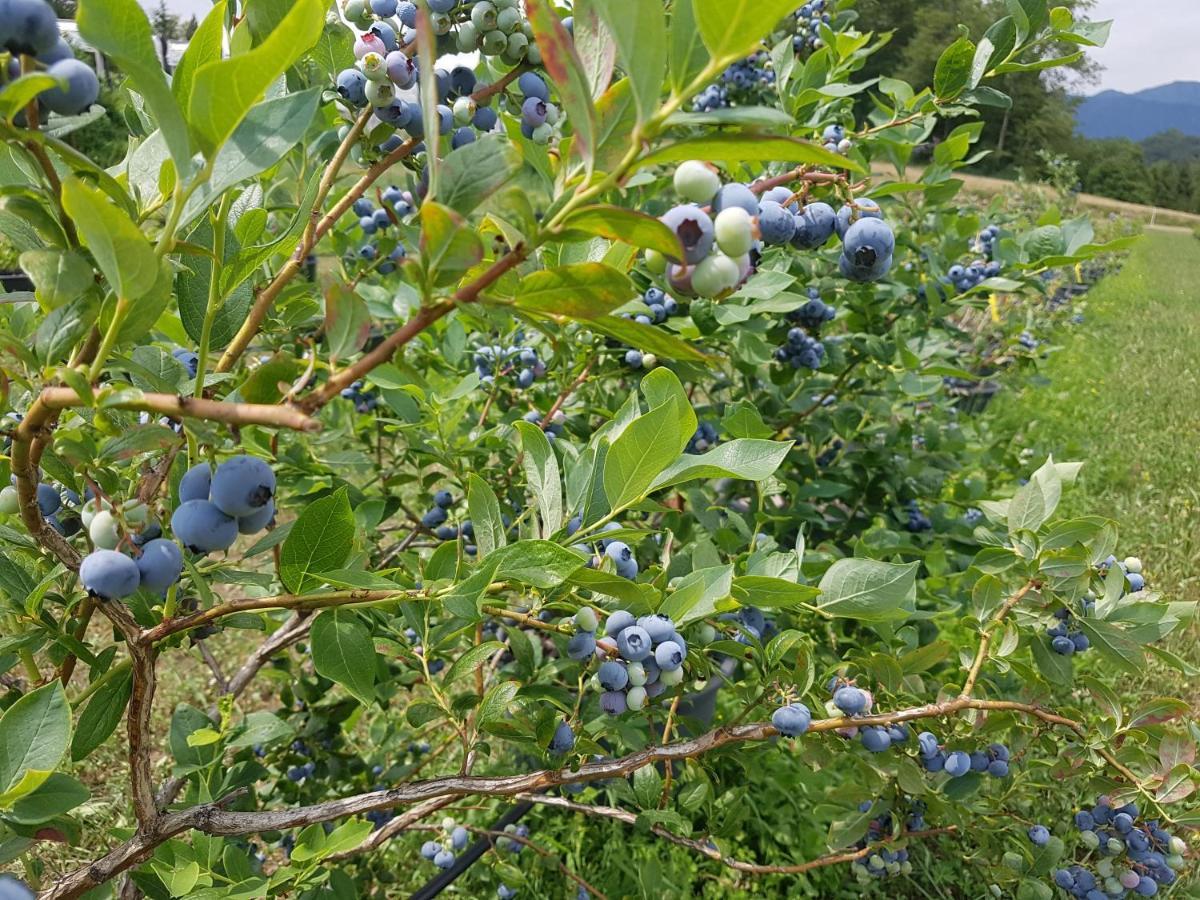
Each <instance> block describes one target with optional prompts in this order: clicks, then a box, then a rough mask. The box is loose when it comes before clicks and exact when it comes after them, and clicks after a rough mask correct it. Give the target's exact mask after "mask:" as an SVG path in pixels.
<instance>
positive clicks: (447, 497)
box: [433, 489, 454, 509]
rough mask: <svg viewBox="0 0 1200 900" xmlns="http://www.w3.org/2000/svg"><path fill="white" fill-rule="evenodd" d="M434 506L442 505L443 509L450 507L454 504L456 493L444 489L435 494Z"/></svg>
mask: <svg viewBox="0 0 1200 900" xmlns="http://www.w3.org/2000/svg"><path fill="white" fill-rule="evenodd" d="M433 504H434V506H440V507H441V508H442V509H449V508H450V507H452V506H453V505H454V495H453V494H451V493H450V492H449V491H447V490H445V489H443V490H440V491H438V492H437V493H435V494H434V495H433Z"/></svg>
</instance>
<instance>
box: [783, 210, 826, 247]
mask: <svg viewBox="0 0 1200 900" xmlns="http://www.w3.org/2000/svg"><path fill="white" fill-rule="evenodd" d="M836 227H837V214H836V213H835V212H834V211H833V207H832V206H830V205H829V204H828V203H820V202H817V203H809V204H807V205H806V206H805V207H804V210H803V211H802V212H801V213H799V214H798V215H797V216H796V220H795V231H794V232H793V234H792V238H791V242H792V246H793V247H795V248H796V249H797V250H816V249H817V248H818V247H824V246H825V245H826V244H827V243H829V239H830V238H831V237H832V236H833V232H834V230H835V229H836Z"/></svg>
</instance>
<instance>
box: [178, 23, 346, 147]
mask: <svg viewBox="0 0 1200 900" xmlns="http://www.w3.org/2000/svg"><path fill="white" fill-rule="evenodd" d="M324 27H325V4H324V3H323V2H321V0H295V3H294V4H293V5H292V8H291V10H290V11H289V12H288V14H287V15H286V16H285V17H284V18H283V20H282V21H281V22H280V23H279V25H278V27H276V28H275V30H274V31H272V32H271V34H270V35H268V36H267V38H266V39H265V40H263V41H262V42H261V43H259V44H258V46H256V47H255V48H254V49H253V50H249V51H247V52H245V53H241V54H238V55H236V56H231V57H229V58H228V59H220V60H217V61H215V62H209V63H205V64H204V65H202V66H200V67H199V68H198V69H197V70H196V75H195V78H194V80H193V82H192V93H191V98H190V100H189V102H188V117H187V118H188V124H189V125H190V126H191V131H192V135H193V137H194V138H195V140H196V143H197V144H199V146H200V149H201V150H202V151H203V153H204V155H205V156H206V157H208V158H209V159H212V158H213V157H214V156H215V155H216V152H217V150H218V149H220V147H221V145H222V144H224V143H225V141H226V140H228V139H229V137H230V135H232V134H233V132H234V130H235V129H236V128H237V127H238V125H239V124H240V123H241V121H242V119H243V118H245V116H246V114H247V113H248V112H250V108H251V107H252V106H254V104H255V103H257V102H258V101H259V100H261V99H262V97H263V94H265V93H266V90H267V88H268V87H269V86H270V85H271V83H272V82H274V81H275V79H276V78H278V77H279V76H280V75H282V74H283V73H284V72H286V71H287V70H288V69H289V68H291V66H292V64H293V63H295V62H296V61H297V60H298V59H299V58H300V57H301V56H302V55H303V54H304V53H305V52H306V51H307V50H309V49H310V48H312V46H313V45H314V44H315V43H316V42H317V37H318V36H319V35H320V34H321V31H322V29H323V28H324Z"/></svg>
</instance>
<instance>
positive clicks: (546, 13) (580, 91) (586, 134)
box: [525, 0, 596, 170]
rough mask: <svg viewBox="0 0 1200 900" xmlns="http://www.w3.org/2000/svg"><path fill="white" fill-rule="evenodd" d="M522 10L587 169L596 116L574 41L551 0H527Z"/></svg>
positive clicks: (593, 145) (592, 147)
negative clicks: (526, 17)
mask: <svg viewBox="0 0 1200 900" xmlns="http://www.w3.org/2000/svg"><path fill="white" fill-rule="evenodd" d="M525 13H526V15H527V16H528V17H529V24H530V25H531V26H533V36H534V38H535V39H536V40H537V45H538V49H539V50H540V51H541V52H542V66H543V67H544V68H545V69H546V73H547V74H548V75H549V76H550V78H551V80H553V81H554V84H555V87H557V88H558V92H559V96H560V97H562V102H563V106H564V107H565V108H566V110H567V121H568V122H569V123H570V124H571V128H572V129H573V130H574V132H575V140H574V141H573V144H572V145H573V147H574V149H575V151H576V152H577V153H579V155H580V157H582V159H583V161H584V163H585V164H586V165H587V167H588V169H589V170H590V169H591V168H592V163H593V160H594V158H595V150H596V120H595V112H594V109H593V102H592V91H591V85H590V84H589V83H588V79H587V76H586V75H585V74H584V70H583V63H581V62H580V60H579V55H578V54H577V53H576V52H575V42H574V41H573V40H572V39H571V35H570V34H568V33H567V29H566V28H564V27H563V24H562V21H561V20H560V19H559V17H558V13H557V12H556V11H555V8H554V4H553V3H551V2H550V0H526V3H525Z"/></svg>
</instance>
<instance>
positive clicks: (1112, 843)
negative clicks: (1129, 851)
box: [1105, 837, 1125, 856]
mask: <svg viewBox="0 0 1200 900" xmlns="http://www.w3.org/2000/svg"><path fill="white" fill-rule="evenodd" d="M1105 846H1106V847H1107V848H1108V852H1109V853H1111V854H1112V855H1113V856H1116V855H1118V854H1119V853H1122V852H1124V850H1125V842H1124V841H1122V840H1120V839H1119V838H1115V837H1114V838H1109V839H1108V843H1107V844H1106V845H1105Z"/></svg>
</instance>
